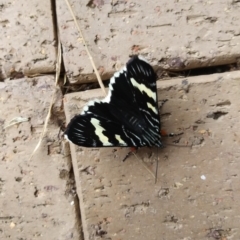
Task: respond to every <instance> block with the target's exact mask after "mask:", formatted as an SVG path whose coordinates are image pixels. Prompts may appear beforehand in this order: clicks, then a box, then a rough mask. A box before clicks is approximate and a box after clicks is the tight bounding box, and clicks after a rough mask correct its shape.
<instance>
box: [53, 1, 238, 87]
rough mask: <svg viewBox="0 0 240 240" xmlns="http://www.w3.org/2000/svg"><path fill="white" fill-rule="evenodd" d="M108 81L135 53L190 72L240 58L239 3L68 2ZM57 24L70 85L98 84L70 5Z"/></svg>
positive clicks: (60, 9)
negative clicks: (71, 9) (90, 82)
mask: <svg viewBox="0 0 240 240" xmlns="http://www.w3.org/2000/svg"><path fill="white" fill-rule="evenodd" d="M69 2H70V4H71V5H72V8H73V11H74V13H75V15H76V17H77V19H78V22H79V25H80V27H81V30H82V32H83V35H84V38H85V40H86V42H87V44H88V47H89V49H90V52H91V54H92V56H93V59H94V61H95V63H96V66H97V67H98V69H99V72H100V73H101V74H102V77H103V78H104V79H106V78H109V76H110V75H111V73H113V72H115V70H116V69H119V67H121V66H123V65H124V64H125V62H126V59H127V58H128V56H129V55H130V54H141V55H143V56H144V57H145V58H146V59H147V60H148V61H149V62H150V63H151V64H152V65H154V66H162V67H165V68H170V69H190V68H199V67H204V66H213V65H222V64H227V63H233V62H237V61H239V59H240V30H239V21H240V15H239V12H240V2H239V1H233V0H221V1H199V0H197V1H175V0H170V1H164V2H162V1H161V2H156V1H148V2H147V3H146V1H118V0H116V1H108V0H107V1H101V0H98V1H97V0H95V1H76V0H71V1H69ZM56 5H57V19H58V25H59V31H60V39H61V42H62V47H63V60H64V65H65V69H66V73H67V76H68V78H69V80H70V82H71V83H76V82H89V81H93V80H94V79H96V77H95V75H94V74H93V68H92V66H91V63H90V61H89V59H88V56H87V53H86V51H85V48H84V46H83V44H82V42H81V39H80V36H79V33H78V31H77V28H76V27H75V24H74V21H73V19H72V16H71V14H70V12H69V11H68V8H67V5H66V2H65V0H58V1H57V2H56Z"/></svg>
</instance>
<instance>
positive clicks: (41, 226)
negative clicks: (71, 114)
mask: <svg viewBox="0 0 240 240" xmlns="http://www.w3.org/2000/svg"><path fill="white" fill-rule="evenodd" d="M54 88H55V86H54V76H44V77H39V78H31V79H27V78H25V79H18V80H12V81H5V82H0V106H1V107H0V123H1V124H0V129H1V136H0V144H1V151H0V239H1V240H7V239H11V240H17V239H19V240H20V239H21V240H23V239H24V240H30V239H49V240H50V239H51V240H53V239H56V240H57V239H58V240H69V239H77V240H79V239H81V238H80V234H81V231H80V222H79V218H78V217H79V212H78V210H79V209H78V202H77V201H76V194H75V189H74V180H73V179H72V174H71V169H72V165H71V160H70V156H69V153H67V155H66V154H64V151H63V149H64V148H63V145H62V140H61V139H59V136H58V134H59V126H58V125H57V124H56V122H55V121H54V118H53V119H52V120H51V121H50V124H49V128H48V133H47V135H46V137H45V138H44V140H43V143H42V145H41V147H40V149H39V150H38V151H37V153H36V154H35V155H34V157H33V159H32V160H30V155H31V154H32V152H33V150H34V148H35V146H36V145H37V143H38V139H39V137H40V134H41V131H42V129H43V124H44V121H45V118H46V115H47V112H48V108H49V104H50V101H51V98H52V94H53V92H54ZM61 99H62V95H61V93H60V91H58V95H57V100H56V102H55V105H54V108H53V115H54V116H55V117H56V116H57V115H59V114H60V113H61V108H62V107H61V105H62V101H61ZM16 117H22V118H26V121H25V122H22V123H18V124H15V125H12V126H10V127H8V128H4V127H6V126H7V125H9V123H10V121H11V120H12V119H13V118H16Z"/></svg>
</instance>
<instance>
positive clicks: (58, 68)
mask: <svg viewBox="0 0 240 240" xmlns="http://www.w3.org/2000/svg"><path fill="white" fill-rule="evenodd" d="M61 65H62V51H61V42H60V40H59V38H58V48H57V62H56V74H55V89H54V93H53V95H52V99H51V103H50V107H49V109H48V114H47V117H46V119H45V123H44V126H43V130H42V133H41V135H40V138H39V141H38V144H37V145H36V147H35V149H34V150H33V152H32V154H31V156H30V160H31V159H32V157H33V156H34V154H35V153H36V151H37V150H38V148H39V147H40V145H41V143H42V140H43V138H44V136H45V133H46V131H47V126H48V122H49V119H50V117H51V112H52V107H53V104H54V102H55V98H56V93H57V88H56V87H57V85H58V81H59V76H60V72H61Z"/></svg>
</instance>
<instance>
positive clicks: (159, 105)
mask: <svg viewBox="0 0 240 240" xmlns="http://www.w3.org/2000/svg"><path fill="white" fill-rule="evenodd" d="M167 101H168V99H163V100H159V101H158V110H161V109H162V107H163V105H164V103H165V102H167Z"/></svg>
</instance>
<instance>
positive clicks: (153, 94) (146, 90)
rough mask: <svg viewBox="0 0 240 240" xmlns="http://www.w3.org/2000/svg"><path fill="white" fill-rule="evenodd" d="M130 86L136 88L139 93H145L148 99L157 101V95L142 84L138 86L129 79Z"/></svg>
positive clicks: (134, 81)
mask: <svg viewBox="0 0 240 240" xmlns="http://www.w3.org/2000/svg"><path fill="white" fill-rule="evenodd" d="M131 82H132V85H133V86H134V87H136V88H138V89H139V90H140V91H141V92H145V93H146V94H147V95H148V96H149V97H150V98H152V99H154V101H157V95H156V93H154V92H153V91H152V90H151V89H149V88H147V87H146V86H145V85H144V84H142V83H141V84H139V83H138V82H137V81H136V80H135V79H134V78H131Z"/></svg>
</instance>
